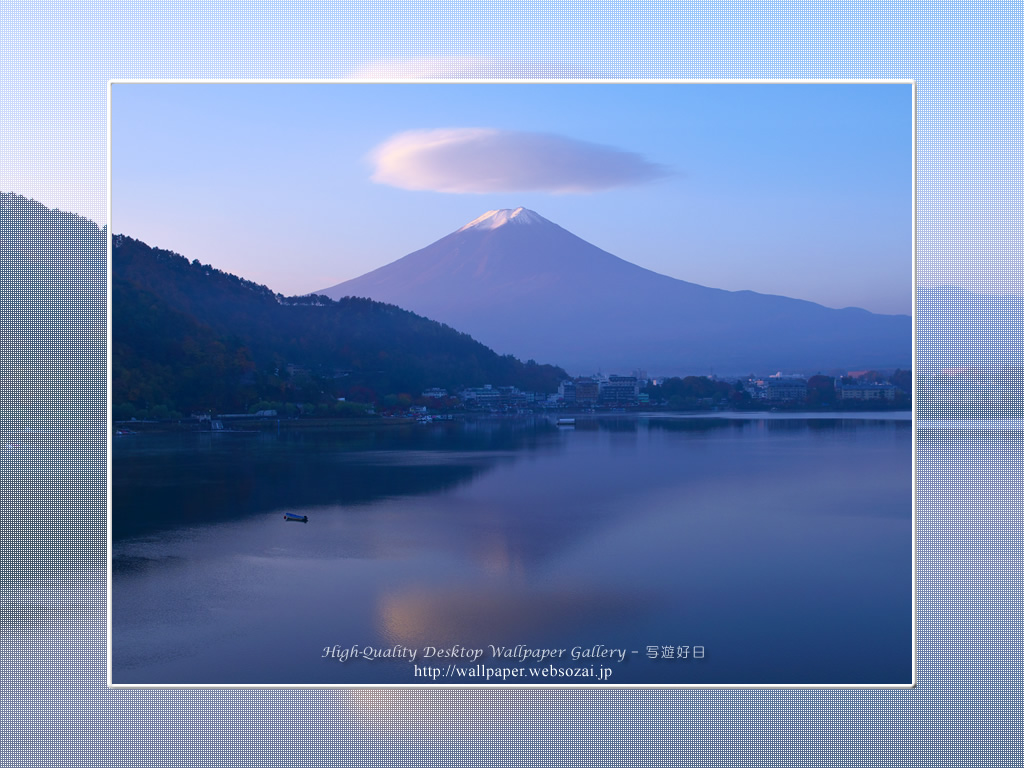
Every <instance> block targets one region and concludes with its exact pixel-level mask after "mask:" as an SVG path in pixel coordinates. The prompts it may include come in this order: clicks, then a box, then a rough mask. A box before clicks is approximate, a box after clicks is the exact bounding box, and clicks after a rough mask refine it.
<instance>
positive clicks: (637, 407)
mask: <svg viewBox="0 0 1024 768" xmlns="http://www.w3.org/2000/svg"><path fill="white" fill-rule="evenodd" d="M911 389H912V375H911V372H910V371H904V370H900V369H897V370H895V371H875V370H868V371H848V372H846V373H845V374H842V375H837V376H827V375H823V374H816V375H814V376H809V377H808V376H802V375H798V374H784V373H782V372H777V373H775V374H770V375H764V376H754V375H751V376H747V377H742V378H736V377H721V378H720V377H717V376H685V377H668V378H664V377H662V378H656V377H649V376H648V375H647V373H646V371H643V370H635V371H633V372H631V373H630V374H628V375H620V374H595V375H592V376H577V377H574V378H568V379H565V380H563V381H562V382H561V383H560V384H559V385H558V390H557V391H556V392H550V393H549V392H528V391H524V390H522V389H520V388H518V387H515V386H496V385H491V384H484V385H483V386H479V387H466V388H463V389H460V390H457V391H449V390H447V389H444V388H442V387H431V388H428V389H425V390H423V391H422V392H420V393H419V394H417V395H411V394H400V395H389V396H386V397H383V398H380V399H379V400H378V401H376V402H355V401H353V400H351V399H349V398H346V397H336V398H335V399H334V402H319V403H291V402H287V403H284V402H271V401H260V402H257V403H254V404H253V405H252V406H251V407H250V408H249V409H248V411H246V412H241V413H214V412H212V411H211V412H206V413H193V414H192V415H191V417H189V418H181V417H180V416H178V415H176V414H172V415H169V418H168V417H164V418H152V417H150V418H146V417H143V418H130V419H121V420H117V421H116V422H115V431H118V432H121V433H125V432H130V431H131V427H133V426H134V425H141V424H157V423H167V422H172V421H173V422H177V423H178V424H179V425H182V424H193V425H198V426H199V428H200V429H222V428H224V427H223V422H224V421H225V420H227V421H229V422H237V421H243V420H268V419H277V420H280V419H290V420H296V419H304V420H309V419H326V420H332V421H333V420H336V419H353V418H355V419H361V418H370V419H376V418H387V419H403V420H418V421H421V422H429V421H433V420H435V419H452V418H455V417H456V416H457V415H459V414H478V415H483V414H494V415H516V414H529V413H545V412H555V413H600V412H602V411H603V412H628V411H659V410H664V411H684V412H685V411H694V412H701V411H759V410H789V411H803V410H818V411H821V410H836V411H844V410H850V411H857V410H865V409H870V410H903V409H909V408H910V404H911Z"/></svg>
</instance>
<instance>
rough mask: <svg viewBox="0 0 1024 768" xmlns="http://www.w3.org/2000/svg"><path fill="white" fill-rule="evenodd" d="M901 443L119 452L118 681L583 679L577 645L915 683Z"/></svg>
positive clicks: (470, 429) (141, 446)
mask: <svg viewBox="0 0 1024 768" xmlns="http://www.w3.org/2000/svg"><path fill="white" fill-rule="evenodd" d="M911 435H912V428H911V422H910V421H909V420H908V419H904V418H902V417H897V418H892V417H884V416H879V417H878V418H870V417H866V416H861V417H858V418H848V417H840V416H835V417H831V418H821V417H815V418H792V417H790V418H761V417H757V416H743V417H737V418H681V417H643V416H633V415H626V416H623V415H614V416H610V417H577V422H576V426H575V428H569V429H565V428H559V427H556V426H555V423H554V419H553V418H552V419H548V418H544V417H536V418H529V417H525V418H522V419H479V420H467V421H464V422H462V421H457V422H450V423H442V424H433V425H415V426H411V425H410V426H401V427H399V426H390V427H386V428H377V429H367V430H346V431H338V432H331V433H323V432H320V433H317V432H291V433H282V434H281V435H277V434H274V433H261V434H248V435H246V434H232V435H199V434H180V435H131V436H128V437H127V438H125V439H120V438H119V439H117V440H115V443H114V452H113V489H112V495H113V524H112V529H113V587H112V627H113V628H112V658H113V662H112V679H113V682H114V683H115V684H117V683H235V684H237V683H253V684H265V683H283V684H288V683H315V684H331V683H359V684H368V683H407V684H427V683H430V682H432V681H431V680H429V679H427V680H425V679H423V678H422V677H417V676H415V675H414V671H413V668H414V664H413V663H412V662H411V661H410V660H409V659H408V658H385V659H376V660H366V659H356V660H347V661H345V662H339V661H338V660H337V658H334V659H332V658H322V656H323V652H324V649H325V648H328V647H333V646H335V645H338V646H340V647H342V648H350V647H351V646H353V645H355V646H358V647H359V649H360V650H362V649H363V648H365V647H367V646H369V647H372V648H378V649H388V648H391V649H394V648H396V647H399V648H405V649H418V651H419V657H418V658H417V659H416V665H422V664H426V663H427V662H428V661H429V660H425V659H423V650H422V649H423V648H425V647H427V646H435V647H447V648H449V649H450V648H452V647H453V646H455V645H459V646H461V647H472V648H484V649H485V650H487V646H488V645H492V644H493V645H505V646H515V645H517V644H525V645H526V646H528V647H530V648H535V647H537V648H539V647H544V648H565V649H566V654H565V657H564V658H563V659H562V660H561V661H557V662H556V666H559V665H560V666H562V667H581V666H589V665H590V663H591V660H588V661H587V662H586V663H584V662H573V661H571V660H570V659H569V658H568V655H569V651H570V649H572V648H573V647H574V646H581V647H585V648H592V647H593V646H595V645H598V644H602V645H604V646H606V647H609V648H623V649H627V651H628V652H629V655H628V657H627V659H626V661H625V662H621V663H619V662H608V660H607V659H605V660H603V661H598V662H597V664H600V665H606V666H608V667H609V668H611V669H612V677H611V678H610V679H608V680H607V681H606V682H609V683H612V684H615V683H619V684H625V683H664V684H686V683H750V684H753V683H870V684H897V683H902V684H906V683H909V682H910V681H911V641H912V637H911V635H912V624H911V609H912V604H911V580H912V570H911V554H912V539H911V536H912V530H911V526H912V514H911V483H912V474H911V443H912V439H911ZM285 512H293V513H297V514H300V515H306V516H308V518H309V522H308V523H306V524H303V523H292V522H285V521H284V520H283V519H282V518H283V514H284V513H285ZM680 646H683V647H689V648H692V647H693V646H702V647H703V648H704V651H705V657H704V658H703V659H700V660H698V659H693V658H692V657H689V658H687V659H681V658H679V657H678V656H679V651H678V649H679V647H680ZM652 648H656V649H657V652H656V655H658V656H659V658H656V659H652V658H649V655H650V654H653V653H654V651H652V650H651V649H652ZM668 648H671V649H672V653H671V656H672V658H663V656H665V655H666V649H668ZM634 651H635V652H636V653H633V652H634ZM443 661H444V662H445V664H444V665H443V666H444V667H445V668H447V665H448V663H449V662H450V661H451V660H450V659H444V660H443ZM456 661H457V663H460V664H461V665H462V666H463V667H465V668H468V667H470V666H472V665H470V664H469V663H468V662H467V663H462V662H460V661H459V660H456ZM480 662H481V663H486V664H488V665H489V666H494V667H500V666H506V667H513V668H524V667H525V668H528V667H530V666H535V667H536V666H538V665H537V664H531V663H530V662H526V663H525V664H523V663H519V662H518V661H515V660H513V661H511V662H510V661H508V660H496V659H493V658H491V657H490V653H489V652H488V653H487V654H485V656H484V658H482V659H481V660H480ZM433 663H434V664H435V665H438V664H439V662H438V660H437V659H434V660H433ZM436 682H439V683H445V682H447V683H476V682H483V681H482V680H475V679H464V678H463V679H453V678H450V677H449V678H447V679H445V678H441V679H437V680H436ZM512 682H515V683H533V684H537V683H550V682H560V683H594V682H597V681H596V680H594V679H568V678H566V679H557V680H551V679H543V680H538V679H534V678H516V679H514V680H513V681H512Z"/></svg>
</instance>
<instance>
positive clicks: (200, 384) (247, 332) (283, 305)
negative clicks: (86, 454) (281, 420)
mask: <svg viewBox="0 0 1024 768" xmlns="http://www.w3.org/2000/svg"><path fill="white" fill-rule="evenodd" d="M111 271H112V297H111V301H112V309H113V314H112V336H113V347H112V350H111V353H112V367H113V408H114V413H113V416H114V418H115V419H122V418H129V417H131V416H136V415H137V416H149V417H154V418H160V417H169V416H174V415H176V414H180V415H188V414H190V413H194V412H205V411H210V410H213V411H219V412H224V411H230V412H240V411H245V410H252V409H253V406H254V405H255V404H258V403H260V402H261V401H263V402H270V403H282V402H284V403H295V404H304V405H306V404H308V405H313V406H319V407H320V412H335V411H338V410H339V408H343V407H344V404H341V405H339V398H345V399H346V401H348V402H352V401H354V402H358V403H374V402H377V401H379V400H382V399H386V398H394V397H395V396H399V395H402V394H413V395H417V394H418V393H420V392H421V391H422V390H424V389H426V388H428V387H442V388H447V389H449V390H456V389H459V388H461V387H467V386H480V385H483V384H494V385H499V386H507V385H512V386H517V387H519V388H521V389H525V390H528V391H540V392H545V391H547V392H554V391H555V390H556V389H557V388H558V383H559V382H560V381H562V380H563V379H565V378H566V373H565V371H563V370H562V369H560V368H557V367H555V366H551V365H538V364H536V363H534V362H533V361H530V362H528V363H522V362H520V361H519V360H517V359H515V358H514V357H512V356H511V355H505V356H500V355H498V354H496V353H495V352H493V351H492V350H490V349H488V348H487V347H485V346H484V345H483V344H481V343H479V342H477V341H474V340H473V339H472V338H471V337H470V336H468V335H466V334H464V333H460V332H458V331H456V330H454V329H452V328H450V327H448V326H446V325H442V324H440V323H437V322H434V321H432V320H427V319H425V318H423V317H420V316H419V315H415V314H413V313H412V312H408V311H406V310H403V309H400V308H398V307H396V306H393V305H389V304H382V303H379V302H376V301H372V300H369V299H358V298H345V299H341V300H340V301H333V300H331V299H328V298H326V297H323V296H302V297H292V298H285V297H283V296H280V295H279V294H275V293H274V292H273V291H271V290H270V289H269V288H267V287H265V286H262V285H257V284H256V283H253V282H250V281H248V280H243V279H241V278H239V277H236V276H234V275H231V274H228V273H225V272H221V271H220V270H217V269H214V268H213V267H211V266H209V265H204V264H200V263H199V262H198V261H192V262H189V261H188V260H187V259H186V258H185V257H183V256H180V255H178V254H175V253H172V252H169V251H164V250H159V249H155V248H150V247H149V246H148V245H146V244H145V243H142V242H140V241H138V240H134V239H132V238H130V237H126V236H124V235H117V236H115V237H114V243H113V260H112V268H111ZM350 407H351V406H350ZM359 412H360V413H362V412H363V411H362V409H359Z"/></svg>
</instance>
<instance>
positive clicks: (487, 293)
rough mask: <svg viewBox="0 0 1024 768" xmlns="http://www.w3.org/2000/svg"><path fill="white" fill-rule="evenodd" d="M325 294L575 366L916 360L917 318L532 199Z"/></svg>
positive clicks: (723, 369) (737, 368)
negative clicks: (745, 270) (640, 251)
mask: <svg viewBox="0 0 1024 768" xmlns="http://www.w3.org/2000/svg"><path fill="white" fill-rule="evenodd" d="M316 293H319V294H323V295H325V296H329V297H331V298H334V299H337V298H341V297H344V296H360V297H365V298H370V299H375V300H377V301H383V302H387V303H389V304H397V305H398V306H400V307H402V308H404V309H408V310H411V311H413V312H416V313H418V314H421V315H424V316H426V317H429V318H431V319H432V320H438V321H440V322H443V323H447V324H448V325H450V326H452V327H453V328H456V329H457V330H460V331H463V332H465V333H468V334H470V335H471V336H473V337H474V338H475V339H477V340H479V341H481V342H483V343H484V344H486V345H487V346H489V347H491V348H492V349H494V350H495V351H497V352H499V353H501V354H512V355H515V356H516V357H518V358H520V359H523V360H526V359H534V360H537V361H538V362H551V363H556V364H558V365H560V366H562V367H563V368H565V369H566V370H568V371H569V372H570V373H573V374H589V373H594V372H596V371H599V370H600V371H604V372H608V373H620V372H621V373H625V372H629V371H631V370H633V369H635V368H642V369H645V370H648V371H650V372H651V373H656V374H657V375H663V376H664V375H684V374H707V373H709V372H715V373H720V374H729V373H733V374H746V373H752V372H755V373H759V372H771V371H776V370H786V371H792V372H799V371H805V372H815V371H823V370H828V369H833V368H854V369H856V368H895V367H903V368H909V367H910V364H911V357H912V352H911V347H912V343H911V338H912V329H911V318H910V317H909V316H907V315H878V314H873V313H871V312H868V311H866V310H863V309H856V308H848V309H830V308H827V307H823V306H821V305H820V304H815V303H813V302H810V301H803V300H799V299H791V298H786V297H784V296H773V295H766V294H759V293H754V292H752V291H725V290H720V289H716V288H707V287H705V286H702V285H697V284H695V283H689V282H686V281H684V280H678V279H676V278H672V277H667V276H665V275H661V274H658V273H657V272H652V271H651V270H648V269H644V268H643V267H639V266H637V265H636V264H632V263H630V262H628V261H625V260H623V259H620V258H619V257H617V256H613V255H612V254H610V253H608V252H606V251H603V250H601V249H600V248H598V247H596V246H594V245H591V244H590V243H588V242H586V241H585V240H583V239H581V238H579V237H577V236H576V235H574V234H572V233H571V232H569V231H567V230H565V229H563V228H562V227H560V226H558V225H557V224H554V223H552V222H550V221H548V220H547V219H545V218H544V217H543V216H541V215H539V214H537V213H534V212H533V211H530V210H527V209H525V208H516V209H514V210H513V209H503V210H495V211H488V212H487V213H485V214H483V215H482V216H480V217H478V218H476V219H474V220H473V221H471V222H469V223H468V224H466V225H465V226H463V227H461V228H460V229H458V230H456V231H455V232H452V233H451V234H449V235H447V236H445V237H442V238H441V239H440V240H438V241H436V242H434V243H432V244H431V245H428V246H427V247H426V248H422V249H420V250H418V251H414V252H413V253H410V254H409V255H407V256H405V257H403V258H400V259H398V260H397V261H394V262H392V263H390V264H387V265H385V266H383V267H380V268H379V269H375V270H373V271H372V272H368V273H366V274H364V275H362V276H361V277H357V278H354V279H352V280H348V281H346V282H343V283H339V284H338V285H335V286H332V287H330V288H326V289H324V290H321V291H317V292H316Z"/></svg>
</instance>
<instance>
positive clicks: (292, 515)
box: [284, 512, 309, 523]
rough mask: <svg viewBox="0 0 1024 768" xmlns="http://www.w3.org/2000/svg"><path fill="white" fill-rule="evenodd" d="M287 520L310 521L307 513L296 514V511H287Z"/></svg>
mask: <svg viewBox="0 0 1024 768" xmlns="http://www.w3.org/2000/svg"><path fill="white" fill-rule="evenodd" d="M284 519H285V520H291V521H292V522H293V523H308V522H309V518H308V517H306V516H305V515H296V514H295V513H294V512H285V513H284Z"/></svg>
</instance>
